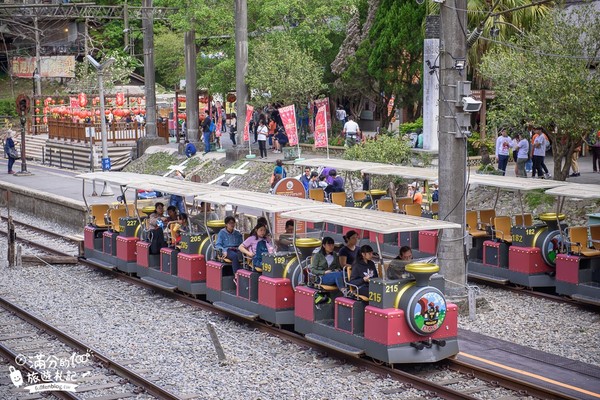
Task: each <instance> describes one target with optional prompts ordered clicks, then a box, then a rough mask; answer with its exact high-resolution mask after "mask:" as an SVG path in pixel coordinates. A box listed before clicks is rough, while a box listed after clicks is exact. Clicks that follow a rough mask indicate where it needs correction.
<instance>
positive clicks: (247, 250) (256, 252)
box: [239, 224, 275, 267]
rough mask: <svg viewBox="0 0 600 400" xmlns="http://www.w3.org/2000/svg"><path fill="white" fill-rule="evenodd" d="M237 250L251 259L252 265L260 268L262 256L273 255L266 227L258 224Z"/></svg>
mask: <svg viewBox="0 0 600 400" xmlns="http://www.w3.org/2000/svg"><path fill="white" fill-rule="evenodd" d="M239 250H240V251H241V252H242V253H244V254H245V255H247V256H248V257H251V258H252V265H254V266H255V267H262V256H263V254H264V253H274V252H275V249H274V248H273V244H272V243H271V240H270V238H269V237H268V236H267V226H266V225H263V224H258V225H256V226H255V227H254V229H252V232H250V236H249V237H248V239H246V240H244V242H243V243H242V244H241V245H240V247H239Z"/></svg>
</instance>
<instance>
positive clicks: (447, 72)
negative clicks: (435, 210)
mask: <svg viewBox="0 0 600 400" xmlns="http://www.w3.org/2000/svg"><path fill="white" fill-rule="evenodd" d="M466 9H467V0H446V1H445V2H442V3H441V4H440V18H441V26H442V31H441V37H440V106H439V113H440V116H439V130H440V135H439V146H440V147H439V149H440V151H439V178H440V179H439V182H440V199H441V201H440V219H443V220H446V221H449V222H455V223H457V224H460V225H462V226H463V229H462V230H460V229H445V230H444V231H443V233H442V236H441V238H440V239H441V240H440V246H439V252H438V257H439V264H440V267H441V271H442V273H443V274H444V277H445V278H446V280H447V281H446V292H447V293H448V294H449V295H450V296H453V295H454V296H459V295H463V294H465V293H466V292H465V288H464V285H465V284H466V264H465V254H464V226H465V212H466V210H465V205H466V199H465V196H466V190H465V182H466V178H465V172H466V163H467V149H466V147H467V145H466V142H467V139H466V137H465V136H463V135H462V134H461V123H460V122H459V120H458V119H457V117H459V119H460V117H461V116H462V115H463V114H462V110H461V109H459V108H457V106H459V105H460V104H459V102H458V100H457V91H458V87H457V86H459V85H458V82H459V81H463V80H464V79H465V78H466V76H465V75H466V72H467V71H466V69H465V67H466V65H465V64H466V58H467V46H466V27H467V12H466Z"/></svg>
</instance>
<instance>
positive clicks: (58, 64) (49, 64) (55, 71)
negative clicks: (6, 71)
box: [11, 56, 75, 78]
mask: <svg viewBox="0 0 600 400" xmlns="http://www.w3.org/2000/svg"><path fill="white" fill-rule="evenodd" d="M35 68H36V65H35V57H13V58H12V60H11V75H12V76H16V77H18V78H33V73H34V71H35ZM40 69H41V71H39V75H40V76H41V77H42V78H75V57H74V56H52V57H41V58H40Z"/></svg>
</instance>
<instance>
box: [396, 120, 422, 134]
mask: <svg viewBox="0 0 600 400" xmlns="http://www.w3.org/2000/svg"><path fill="white" fill-rule="evenodd" d="M419 129H423V117H419V118H417V120H416V121H415V122H405V123H403V124H400V127H399V129H398V130H399V132H400V134H401V135H406V134H407V133H410V132H416V131H417V130H419Z"/></svg>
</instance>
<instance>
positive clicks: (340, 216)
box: [281, 207, 462, 233]
mask: <svg viewBox="0 0 600 400" xmlns="http://www.w3.org/2000/svg"><path fill="white" fill-rule="evenodd" d="M281 216H282V217H283V218H290V219H296V220H300V221H307V222H328V223H331V224H336V225H342V226H346V227H349V228H355V229H367V230H369V231H373V232H376V233H395V232H413V231H421V230H437V229H454V228H457V229H462V226H461V225H459V224H455V223H453V222H446V221H439V220H435V219H429V218H422V217H413V216H410V215H404V214H395V213H388V212H382V211H377V210H367V209H363V208H352V207H340V208H332V209H323V208H321V209H312V210H311V209H308V210H297V211H289V212H284V213H282V214H281Z"/></svg>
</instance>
